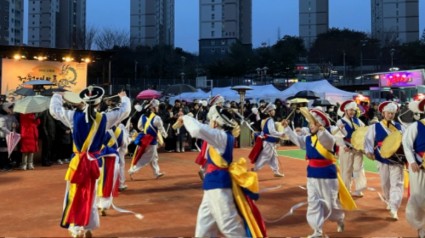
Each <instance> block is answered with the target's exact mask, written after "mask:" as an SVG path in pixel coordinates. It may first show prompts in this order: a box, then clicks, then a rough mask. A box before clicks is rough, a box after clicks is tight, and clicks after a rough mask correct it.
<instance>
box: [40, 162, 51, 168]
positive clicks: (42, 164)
mask: <svg viewBox="0 0 425 238" xmlns="http://www.w3.org/2000/svg"><path fill="white" fill-rule="evenodd" d="M52 164H53V163H52V162H50V161H47V162H43V163H41V166H45V167H48V166H52Z"/></svg>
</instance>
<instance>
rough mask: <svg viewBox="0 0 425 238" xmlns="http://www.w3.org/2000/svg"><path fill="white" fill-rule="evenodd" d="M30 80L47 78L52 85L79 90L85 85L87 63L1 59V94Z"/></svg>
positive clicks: (15, 88)
mask: <svg viewBox="0 0 425 238" xmlns="http://www.w3.org/2000/svg"><path fill="white" fill-rule="evenodd" d="M32 80H48V81H50V82H52V83H54V84H55V86H54V87H60V88H64V89H66V90H68V91H73V92H80V91H81V90H83V89H84V88H86V86H87V63H84V62H83V63H77V62H58V61H38V60H14V59H2V77H1V93H2V94H7V93H8V92H11V91H15V90H17V89H19V88H21V87H23V84H24V83H26V82H29V81H32ZM45 87H46V88H48V87H50V86H45Z"/></svg>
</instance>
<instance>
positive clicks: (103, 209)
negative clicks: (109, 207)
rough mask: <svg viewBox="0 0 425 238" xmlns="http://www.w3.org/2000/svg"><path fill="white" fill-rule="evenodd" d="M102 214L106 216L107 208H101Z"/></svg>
mask: <svg viewBox="0 0 425 238" xmlns="http://www.w3.org/2000/svg"><path fill="white" fill-rule="evenodd" d="M100 215H101V216H103V217H106V209H105V208H101V209H100Z"/></svg>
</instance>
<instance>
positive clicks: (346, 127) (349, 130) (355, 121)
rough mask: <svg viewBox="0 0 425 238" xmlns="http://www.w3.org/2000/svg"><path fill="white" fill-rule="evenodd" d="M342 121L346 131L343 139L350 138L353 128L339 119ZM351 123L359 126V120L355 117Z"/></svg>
mask: <svg viewBox="0 0 425 238" xmlns="http://www.w3.org/2000/svg"><path fill="white" fill-rule="evenodd" d="M341 121H342V123H343V124H344V128H345V130H346V131H347V135H346V136H345V137H344V139H347V140H350V139H351V136H352V135H353V132H354V128H351V124H350V123H348V122H347V121H345V120H343V119H341ZM353 123H354V124H356V125H357V126H360V121H359V119H358V118H357V117H353Z"/></svg>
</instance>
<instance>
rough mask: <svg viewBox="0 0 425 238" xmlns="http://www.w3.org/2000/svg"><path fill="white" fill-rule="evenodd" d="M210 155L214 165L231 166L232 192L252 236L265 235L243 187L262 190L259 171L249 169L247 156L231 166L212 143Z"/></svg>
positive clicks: (256, 190)
mask: <svg viewBox="0 0 425 238" xmlns="http://www.w3.org/2000/svg"><path fill="white" fill-rule="evenodd" d="M208 153H209V156H210V158H211V160H212V161H213V162H214V165H215V166H217V167H219V168H229V173H230V176H231V177H232V193H233V198H234V199H235V203H236V205H237V206H238V208H239V211H240V213H241V215H242V216H243V217H244V220H245V221H246V223H247V225H248V227H249V230H250V232H251V234H252V237H263V234H262V233H261V230H260V227H259V226H258V224H257V222H256V220H255V217H254V215H253V214H252V211H251V209H250V207H249V205H248V202H247V201H246V198H245V194H244V193H243V191H242V188H241V187H243V188H246V189H248V190H249V191H251V192H253V193H257V194H258V192H259V191H260V189H259V183H258V177H257V173H255V172H251V171H248V170H247V167H248V166H247V163H246V159H245V158H239V160H238V161H237V162H235V161H234V162H232V163H231V164H230V167H229V165H228V163H227V161H226V160H225V159H223V157H222V156H221V155H220V153H219V152H218V151H217V150H216V149H215V148H214V147H212V146H211V145H210V147H209V149H208Z"/></svg>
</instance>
